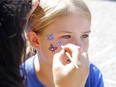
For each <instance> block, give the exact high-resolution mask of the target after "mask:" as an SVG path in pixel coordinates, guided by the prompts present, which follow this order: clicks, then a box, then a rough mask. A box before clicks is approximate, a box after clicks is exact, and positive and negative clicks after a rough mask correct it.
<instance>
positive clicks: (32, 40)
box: [26, 31, 39, 49]
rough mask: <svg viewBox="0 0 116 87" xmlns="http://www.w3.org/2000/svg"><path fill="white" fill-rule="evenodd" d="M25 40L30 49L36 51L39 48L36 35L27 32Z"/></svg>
mask: <svg viewBox="0 0 116 87" xmlns="http://www.w3.org/2000/svg"><path fill="white" fill-rule="evenodd" d="M26 36H27V39H28V40H29V42H30V44H31V46H32V47H34V48H35V49H38V47H39V38H38V36H37V34H36V33H35V32H33V31H29V32H27V33H26Z"/></svg>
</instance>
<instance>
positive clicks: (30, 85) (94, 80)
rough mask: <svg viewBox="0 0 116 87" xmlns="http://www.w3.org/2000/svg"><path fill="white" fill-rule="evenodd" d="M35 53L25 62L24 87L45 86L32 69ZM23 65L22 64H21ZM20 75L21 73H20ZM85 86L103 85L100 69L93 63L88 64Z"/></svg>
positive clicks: (100, 86)
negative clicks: (88, 70)
mask: <svg viewBox="0 0 116 87" xmlns="http://www.w3.org/2000/svg"><path fill="white" fill-rule="evenodd" d="M36 56H37V55H35V56H33V57H31V58H29V59H28V60H26V62H25V70H26V77H25V79H24V85H25V84H26V87H45V86H44V85H43V84H42V83H41V82H40V81H39V80H38V79H37V77H36V74H35V71H34V58H35V57H36ZM22 66H24V64H22ZM21 75H22V73H21ZM85 87H104V83H103V79H102V74H101V72H100V70H99V69H98V68H97V67H96V66H95V65H93V64H90V73H89V76H88V79H87V82H86V84H85Z"/></svg>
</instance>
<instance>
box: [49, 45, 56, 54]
mask: <svg viewBox="0 0 116 87" xmlns="http://www.w3.org/2000/svg"><path fill="white" fill-rule="evenodd" d="M49 50H50V51H52V52H53V53H54V52H55V50H57V47H55V46H53V44H50V47H49Z"/></svg>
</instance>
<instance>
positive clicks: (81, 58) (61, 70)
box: [53, 44, 89, 87]
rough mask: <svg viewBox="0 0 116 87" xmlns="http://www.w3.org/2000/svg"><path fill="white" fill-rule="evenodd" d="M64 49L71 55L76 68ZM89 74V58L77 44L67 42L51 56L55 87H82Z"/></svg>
mask: <svg viewBox="0 0 116 87" xmlns="http://www.w3.org/2000/svg"><path fill="white" fill-rule="evenodd" d="M65 51H67V52H68V53H70V54H71V55H72V59H73V60H74V63H76V64H77V66H78V69H77V68H76V67H75V66H74V65H73V63H72V62H71V61H70V60H69V58H68V57H67V56H66V54H65ZM88 74H89V59H88V55H87V53H86V52H83V51H81V48H80V47H79V46H76V45H73V44H67V45H65V46H63V48H62V50H61V51H60V52H59V53H56V54H55V55H54V58H53V79H54V84H55V87H84V85H85V83H86V80H87V77H88Z"/></svg>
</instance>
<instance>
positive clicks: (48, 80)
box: [34, 57, 54, 87]
mask: <svg viewBox="0 0 116 87" xmlns="http://www.w3.org/2000/svg"><path fill="white" fill-rule="evenodd" d="M34 69H35V73H36V76H37V78H38V80H39V81H40V82H41V83H42V84H43V85H44V86H45V87H54V82H53V74H52V68H51V67H50V66H48V65H46V63H43V62H40V60H39V59H38V57H36V58H35V60H34Z"/></svg>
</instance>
